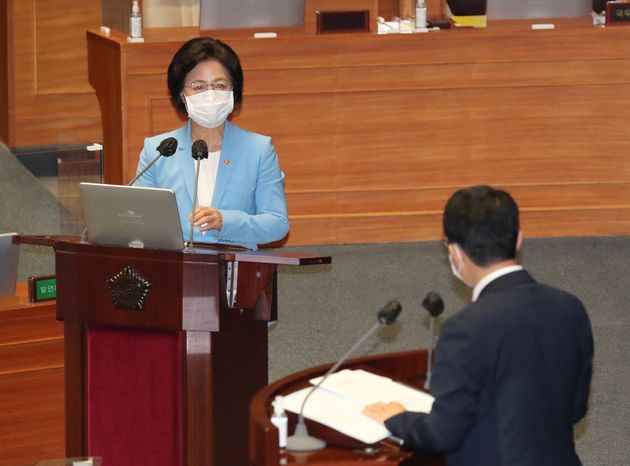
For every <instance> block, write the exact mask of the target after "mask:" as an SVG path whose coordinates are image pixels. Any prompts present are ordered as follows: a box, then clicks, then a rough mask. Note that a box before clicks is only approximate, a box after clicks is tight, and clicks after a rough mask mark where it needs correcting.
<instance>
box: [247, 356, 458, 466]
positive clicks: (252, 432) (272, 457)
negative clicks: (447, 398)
mask: <svg viewBox="0 0 630 466" xmlns="http://www.w3.org/2000/svg"><path fill="white" fill-rule="evenodd" d="M330 367H331V364H324V365H321V366H318V367H314V368H311V369H306V370H304V371H301V372H297V373H295V374H292V375H289V376H287V377H285V378H283V379H280V380H278V381H276V382H274V383H273V384H270V385H269V386H267V387H265V388H263V389H262V390H260V391H259V392H258V393H257V394H256V396H254V398H253V399H252V401H251V404H250V424H249V441H250V444H249V449H250V454H249V456H250V465H251V466H279V465H283V466H284V465H286V466H290V465H298V464H299V465H310V466H397V465H404V466H444V465H445V464H446V461H445V457H444V456H442V455H434V454H429V453H423V452H415V453H414V452H411V451H408V450H405V449H404V448H402V447H400V446H399V445H397V444H396V443H394V442H392V441H390V440H384V441H381V442H379V443H378V444H376V445H365V444H363V443H361V442H359V441H358V440H354V439H352V438H350V437H348V436H346V435H343V434H341V433H339V432H337V431H335V430H333V429H330V428H328V427H325V426H323V425H322V424H319V423H316V422H313V421H309V420H306V424H307V426H308V431H309V434H310V435H313V436H315V437H318V438H320V439H322V440H325V441H326V444H327V446H326V448H325V449H324V450H320V451H315V452H288V451H285V450H280V449H279V447H278V429H277V428H276V427H275V426H274V425H273V424H272V423H271V421H270V417H271V413H272V411H273V410H272V407H271V402H272V401H273V400H274V399H275V397H276V396H277V395H287V394H289V393H293V392H295V391H297V390H300V389H302V388H304V387H306V386H309V382H308V381H309V380H310V379H312V378H314V377H319V376H321V375H323V374H325V373H326V371H327V370H328V369H330ZM348 368H350V369H365V370H368V371H372V372H375V373H377V374H381V375H385V376H388V377H391V378H392V379H394V380H397V381H400V382H403V383H406V384H408V385H410V386H412V387H416V388H421V387H423V386H424V380H425V376H426V372H427V352H426V350H417V351H405V352H399V353H388V354H381V355H376V356H369V357H363V358H357V359H353V360H350V361H348V362H346V363H345V364H343V366H342V367H341V368H340V369H339V370H341V369H348ZM288 415H289V435H291V434H292V433H293V431H294V429H295V423H296V420H297V416H296V415H294V414H293V413H288ZM366 422H371V421H369V419H367V418H366Z"/></svg>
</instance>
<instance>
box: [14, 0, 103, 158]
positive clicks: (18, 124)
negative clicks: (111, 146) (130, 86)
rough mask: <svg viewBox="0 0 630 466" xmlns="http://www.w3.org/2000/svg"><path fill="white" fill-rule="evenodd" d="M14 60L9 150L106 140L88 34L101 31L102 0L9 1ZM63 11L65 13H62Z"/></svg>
mask: <svg viewBox="0 0 630 466" xmlns="http://www.w3.org/2000/svg"><path fill="white" fill-rule="evenodd" d="M8 7H9V8H10V14H11V15H12V22H11V23H12V34H11V37H10V42H11V47H10V49H13V50H14V53H13V56H14V60H13V63H12V67H11V69H10V70H9V71H10V73H11V78H12V81H13V82H12V88H11V93H12V94H13V96H14V98H13V102H12V104H11V107H10V110H11V113H10V119H11V124H12V126H13V127H14V131H12V133H11V134H10V136H9V138H8V141H7V144H8V145H10V146H13V147H15V146H31V145H49V144H57V143H72V144H74V143H77V142H93V141H100V140H101V139H102V132H101V127H100V111H99V107H98V102H97V100H96V96H95V93H94V91H93V89H92V87H91V86H90V84H89V83H88V80H87V66H86V62H87V49H86V41H85V30H86V29H87V28H90V27H98V26H100V20H101V1H100V0H34V1H28V2H24V1H17V0H8ZM61 12H63V14H60V13H61Z"/></svg>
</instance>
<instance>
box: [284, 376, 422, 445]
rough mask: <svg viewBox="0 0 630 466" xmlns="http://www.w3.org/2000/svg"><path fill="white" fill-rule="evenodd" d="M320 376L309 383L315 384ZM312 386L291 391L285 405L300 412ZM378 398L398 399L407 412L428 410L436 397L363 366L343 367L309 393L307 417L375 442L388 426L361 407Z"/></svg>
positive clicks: (361, 439) (382, 436) (366, 440)
mask: <svg viewBox="0 0 630 466" xmlns="http://www.w3.org/2000/svg"><path fill="white" fill-rule="evenodd" d="M319 380H320V378H316V379H312V380H310V382H311V383H312V384H313V385H316V384H317V383H318V382H319ZM311 389H312V387H308V388H304V389H302V390H299V391H297V392H294V393H291V394H290V395H288V396H286V397H285V399H284V405H285V408H286V409H288V410H289V411H292V412H294V413H299V412H300V407H301V406H302V401H303V400H304V398H305V397H306V395H307V394H308V392H309V391H310V390H311ZM379 401H383V402H386V403H387V402H390V401H397V402H399V403H400V404H402V405H403V406H404V407H405V409H407V411H417V412H424V413H428V412H430V411H431V406H432V405H433V397H432V396H431V395H429V394H428V393H425V392H422V391H420V390H416V389H413V388H411V387H408V386H406V385H402V384H400V383H398V382H395V381H393V380H392V379H390V378H388V377H383V376H380V375H376V374H373V373H371V372H367V371H364V370H361V369H358V370H352V369H344V370H342V371H339V372H337V373H335V374H332V375H330V376H329V377H328V379H326V381H325V382H324V383H323V384H322V386H321V387H319V388H318V389H317V390H315V392H314V393H313V394H312V395H311V396H310V398H309V399H308V401H307V402H306V406H305V407H304V417H306V418H308V419H311V420H313V421H316V422H319V423H320V424H324V425H326V426H328V427H330V428H332V429H335V430H337V431H339V432H341V433H343V434H345V435H347V436H349V437H352V438H355V439H357V440H359V441H361V442H364V443H368V444H371V443H376V442H379V441H381V440H383V439H385V438H387V437H389V436H390V433H389V431H388V430H387V429H385V427H384V426H383V425H381V424H379V423H378V422H376V421H373V420H372V419H370V418H369V417H367V416H366V415H365V414H363V413H361V411H362V409H363V408H364V407H365V406H366V405H369V404H372V403H377V402H379Z"/></svg>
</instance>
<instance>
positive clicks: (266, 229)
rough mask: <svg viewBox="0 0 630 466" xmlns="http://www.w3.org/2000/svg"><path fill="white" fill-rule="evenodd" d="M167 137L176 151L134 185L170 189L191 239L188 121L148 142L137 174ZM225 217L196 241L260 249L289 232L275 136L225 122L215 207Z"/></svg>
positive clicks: (192, 182)
mask: <svg viewBox="0 0 630 466" xmlns="http://www.w3.org/2000/svg"><path fill="white" fill-rule="evenodd" d="M168 137H174V138H175V139H177V143H178V145H177V151H176V152H175V154H174V155H172V156H170V157H168V158H167V157H160V158H159V160H158V161H157V162H156V163H155V165H153V166H152V167H151V168H150V169H149V170H148V171H147V172H146V173H145V174H144V175H143V176H142V177H141V178H140V179H138V181H137V182H136V184H135V185H136V186H149V187H157V188H169V189H172V190H173V191H174V192H175V196H176V198H177V207H178V209H179V217H180V222H181V225H182V231H183V233H184V238H185V239H186V240H188V236H189V234H190V233H189V232H190V222H189V221H188V216H189V215H190V214H191V212H192V210H193V206H192V201H193V196H194V190H195V165H196V162H195V160H194V159H193V158H192V152H191V149H192V135H191V126H190V120H189V121H188V122H187V123H186V124H185V125H184V126H182V127H181V128H178V129H176V130H174V131H170V132H168V133H164V134H159V135H157V136H153V137H150V138H146V139H145V141H144V148H143V150H142V152H141V153H140V161H139V163H138V172H140V171H141V170H142V169H143V168H144V167H146V166H147V165H148V164H149V163H151V161H152V160H153V159H154V158H155V156H156V155H157V154H158V152H157V147H158V145H159V144H160V142H161V141H162V140H164V139H165V138H168ZM211 207H214V208H215V209H217V210H219V211H220V212H221V214H222V216H223V228H222V229H221V230H220V231H217V230H210V231H207V232H206V234H205V235H202V234H201V232H199V230H198V229H197V228H195V232H194V241H196V242H206V243H225V244H232V245H240V246H245V247H248V248H250V249H256V248H257V247H258V244H263V243H269V242H272V241H277V240H280V239H282V238H284V236H285V235H286V234H287V232H288V231H289V222H288V215H287V204H286V198H285V194H284V173H282V171H281V170H280V165H279V163H278V157H277V155H276V152H275V150H274V147H273V143H272V141H271V138H269V137H267V136H262V135H260V134H256V133H252V132H249V131H246V130H244V129H241V128H239V127H238V126H235V125H233V124H231V123H230V122H226V123H225V131H224V134H223V144H222V148H221V159H220V160H219V166H218V170H217V178H216V185H215V189H214V194H213V198H212V205H211Z"/></svg>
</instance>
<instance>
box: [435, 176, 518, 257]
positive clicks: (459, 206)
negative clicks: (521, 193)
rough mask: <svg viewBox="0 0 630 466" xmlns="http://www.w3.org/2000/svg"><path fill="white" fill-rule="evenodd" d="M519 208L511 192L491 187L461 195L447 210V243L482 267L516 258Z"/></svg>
mask: <svg viewBox="0 0 630 466" xmlns="http://www.w3.org/2000/svg"><path fill="white" fill-rule="evenodd" d="M518 217H519V214H518V206H517V205H516V202H515V201H514V199H512V196H510V195H509V194H508V193H507V192H505V191H501V190H499V189H494V188H491V187H490V186H473V187H470V188H466V189H462V190H459V191H457V192H456V193H455V194H453V195H452V196H451V198H450V199H449V200H448V202H447V203H446V207H445V208H444V218H443V222H444V234H445V235H446V241H448V242H449V243H457V244H459V245H460V246H461V248H462V249H463V250H464V252H465V253H466V254H467V255H468V257H470V259H471V260H472V261H473V262H474V263H475V264H476V265H478V266H480V267H485V266H487V265H491V264H495V263H497V262H501V261H504V260H508V259H514V258H515V257H516V243H517V239H518V232H519V218H518Z"/></svg>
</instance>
